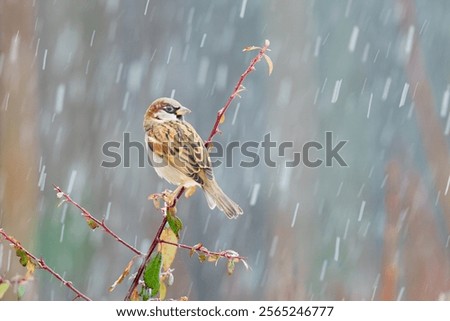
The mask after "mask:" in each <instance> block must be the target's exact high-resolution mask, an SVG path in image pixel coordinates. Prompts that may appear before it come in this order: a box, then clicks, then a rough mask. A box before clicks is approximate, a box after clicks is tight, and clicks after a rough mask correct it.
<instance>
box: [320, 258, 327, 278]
mask: <svg viewBox="0 0 450 321" xmlns="http://www.w3.org/2000/svg"><path fill="white" fill-rule="evenodd" d="M327 265H328V260H325V261H323V263H322V269H321V270H320V278H319V280H320V281H323V279H324V278H325V272H326V270H327Z"/></svg>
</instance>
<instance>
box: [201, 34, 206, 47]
mask: <svg viewBox="0 0 450 321" xmlns="http://www.w3.org/2000/svg"><path fill="white" fill-rule="evenodd" d="M205 40H206V33H204V34H203V37H202V41H201V42H200V48H203V46H204V45H205Z"/></svg>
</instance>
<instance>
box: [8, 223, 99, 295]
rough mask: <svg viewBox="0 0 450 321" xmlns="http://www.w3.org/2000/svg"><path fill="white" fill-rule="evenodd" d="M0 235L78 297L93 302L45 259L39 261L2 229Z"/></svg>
mask: <svg viewBox="0 0 450 321" xmlns="http://www.w3.org/2000/svg"><path fill="white" fill-rule="evenodd" d="M0 234H1V235H2V236H3V238H4V239H5V240H7V241H9V242H10V243H11V244H13V245H14V246H15V247H16V248H19V249H20V250H22V251H24V252H25V253H26V254H27V256H28V257H30V258H32V259H33V261H34V262H36V264H37V265H39V267H40V268H41V269H43V270H45V271H47V272H48V273H50V274H51V275H53V276H54V277H55V278H56V279H58V280H59V281H60V282H61V283H62V284H63V285H64V286H65V287H67V288H69V289H70V290H72V292H74V293H75V294H76V297H80V298H83V299H85V300H86V301H92V300H91V299H90V298H89V297H88V296H87V295H86V294H84V293H83V292H81V291H79V290H78V289H77V288H75V287H74V286H73V284H72V282H70V281H66V280H65V279H64V278H63V277H62V276H61V275H59V274H58V273H57V272H55V271H54V270H53V269H52V268H51V267H49V266H48V265H47V263H45V261H44V259H42V258H40V259H38V258H37V257H36V256H34V255H33V254H32V253H31V252H30V251H28V250H27V249H26V248H24V247H23V246H22V245H21V244H20V243H19V242H18V241H16V240H15V239H14V238H13V237H11V236H9V235H8V234H6V232H5V231H4V230H3V229H0Z"/></svg>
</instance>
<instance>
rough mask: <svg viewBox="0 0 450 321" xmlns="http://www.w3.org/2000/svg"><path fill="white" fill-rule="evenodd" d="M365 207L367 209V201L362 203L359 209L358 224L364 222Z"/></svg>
mask: <svg viewBox="0 0 450 321" xmlns="http://www.w3.org/2000/svg"><path fill="white" fill-rule="evenodd" d="M365 207H366V201H362V202H361V207H360V208H359V215H358V222H361V220H362V217H363V214H364V208H365Z"/></svg>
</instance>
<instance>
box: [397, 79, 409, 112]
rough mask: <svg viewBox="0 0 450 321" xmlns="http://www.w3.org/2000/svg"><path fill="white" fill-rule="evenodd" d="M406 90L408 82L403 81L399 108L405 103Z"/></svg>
mask: <svg viewBox="0 0 450 321" xmlns="http://www.w3.org/2000/svg"><path fill="white" fill-rule="evenodd" d="M408 90H409V84H408V83H407V82H405V85H404V86H403V91H402V97H401V98H400V104H399V105H398V107H399V108H400V107H403V106H404V105H405V101H406V96H407V95H408Z"/></svg>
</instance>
